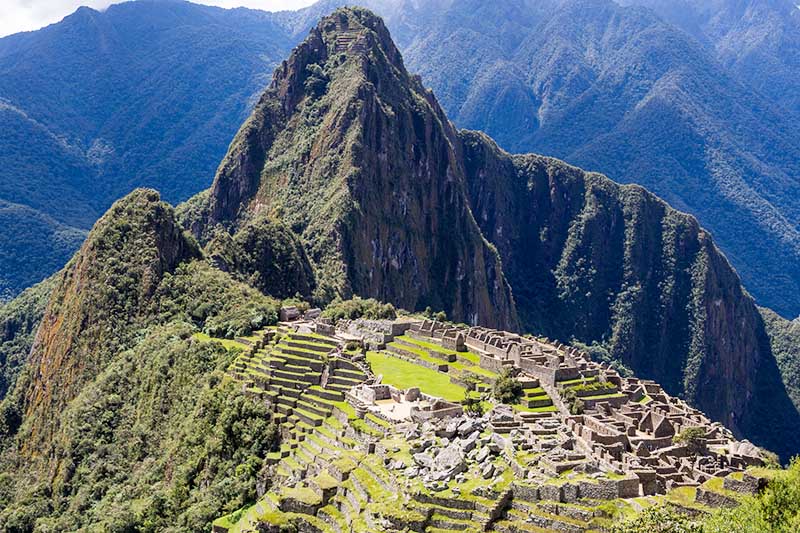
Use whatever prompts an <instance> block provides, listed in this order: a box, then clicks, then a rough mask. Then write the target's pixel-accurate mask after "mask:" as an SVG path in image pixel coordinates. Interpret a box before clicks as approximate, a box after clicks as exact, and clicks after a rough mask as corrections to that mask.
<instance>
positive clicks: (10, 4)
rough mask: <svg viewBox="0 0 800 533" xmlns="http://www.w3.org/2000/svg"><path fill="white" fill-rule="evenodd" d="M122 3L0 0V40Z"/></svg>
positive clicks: (250, 2) (223, 2) (250, 3)
mask: <svg viewBox="0 0 800 533" xmlns="http://www.w3.org/2000/svg"><path fill="white" fill-rule="evenodd" d="M194 1H195V3H198V4H206V5H210V6H220V7H226V8H233V7H250V8H253V9H264V10H267V11H280V10H282V9H299V8H301V7H305V6H308V5H311V4H313V3H314V1H315V0H194ZM116 3H119V0H0V37H2V36H4V35H10V34H12V33H17V32H20V31H30V30H37V29H39V28H42V27H44V26H47V25H48V24H52V23H54V22H58V21H59V20H61V19H62V18H64V17H66V16H67V15H69V14H70V13H72V12H73V11H75V10H76V9H78V7H80V6H89V7H91V8H94V9H98V10H100V9H105V8H106V7H108V6H109V5H110V4H116Z"/></svg>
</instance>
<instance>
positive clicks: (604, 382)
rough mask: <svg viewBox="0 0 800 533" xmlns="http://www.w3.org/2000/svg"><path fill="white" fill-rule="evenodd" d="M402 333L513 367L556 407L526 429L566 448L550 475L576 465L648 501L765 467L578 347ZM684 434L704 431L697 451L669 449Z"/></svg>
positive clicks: (556, 452)
mask: <svg viewBox="0 0 800 533" xmlns="http://www.w3.org/2000/svg"><path fill="white" fill-rule="evenodd" d="M407 334H409V335H412V336H416V337H420V338H428V339H431V340H434V341H439V342H442V344H444V342H445V340H447V342H449V343H452V342H454V341H455V342H456V343H458V344H451V345H454V346H456V345H459V346H460V343H461V342H462V341H463V346H464V347H465V348H466V349H469V350H470V351H472V352H474V353H477V354H478V355H479V356H480V365H481V367H484V368H487V369H491V370H495V371H499V370H501V369H504V368H513V369H515V370H516V371H517V372H520V375H521V376H525V377H527V378H528V379H532V380H534V381H535V382H536V384H537V385H538V386H541V387H542V388H543V389H544V390H545V391H547V392H548V394H549V395H550V397H551V398H553V399H554V402H555V404H556V405H557V406H558V407H559V409H558V412H557V413H554V414H553V418H555V419H558V424H557V426H555V425H554V424H553V423H552V421H548V418H549V417H541V418H540V419H539V420H538V421H536V422H534V423H533V424H530V425H528V429H527V433H528V435H527V437H528V438H529V440H531V441H536V440H537V439H536V435H537V434H539V435H541V434H546V433H548V432H549V431H548V428H549V430H552V429H553V427H557V430H556V433H557V435H558V436H559V439H560V441H562V442H563V444H562V445H561V446H559V447H556V449H552V450H549V453H548V455H547V456H546V457H545V458H544V459H543V460H542V461H540V463H541V465H542V467H543V468H542V470H543V471H544V472H545V473H547V474H557V473H559V472H562V471H566V470H574V469H575V468H578V467H580V468H589V469H599V470H601V471H606V472H609V473H612V474H615V475H621V476H635V478H636V479H638V481H639V489H638V491H637V492H639V493H641V494H643V495H648V494H659V493H664V492H666V491H668V490H670V489H672V488H676V487H680V486H698V485H700V484H701V483H702V482H704V481H706V480H708V479H709V478H711V477H715V476H716V477H724V476H726V475H728V474H730V473H732V472H735V471H741V470H744V469H745V468H746V467H748V466H755V465H760V464H762V460H761V458H760V451H759V449H758V448H757V447H755V446H753V445H752V444H750V443H749V442H747V441H743V442H739V441H737V440H736V439H735V438H734V436H733V434H732V433H731V431H730V430H728V429H727V428H725V427H724V426H723V425H722V424H719V423H716V422H712V421H711V420H709V419H708V418H707V417H706V416H705V415H704V414H703V413H702V412H700V411H699V410H697V409H694V408H692V407H691V406H689V405H688V404H687V403H686V402H684V401H683V400H681V399H678V398H675V397H672V396H670V395H668V394H667V393H666V392H665V391H664V390H663V389H662V388H661V386H660V385H658V384H657V383H655V382H653V381H649V380H642V379H637V378H623V377H621V376H620V375H619V373H618V372H616V371H615V370H613V369H611V368H610V367H608V366H604V365H602V364H600V363H597V362H595V361H592V360H591V359H590V358H589V356H588V355H587V354H586V353H584V352H582V351H580V350H578V349H577V348H575V347H571V346H567V345H564V344H561V343H559V342H557V341H550V340H548V339H546V338H535V337H527V336H521V335H518V334H514V333H509V332H505V331H498V330H492V329H487V328H482V327H470V328H458V327H454V326H452V325H449V324H443V323H438V322H436V321H433V320H423V321H419V322H416V323H414V324H412V325H411V326H410V329H409V331H408V333H407ZM456 339H457V340H456ZM570 391H571V392H570ZM570 396H572V397H573V398H577V399H579V400H580V403H581V405H582V409H581V410H582V412H581V414H571V412H570V409H569V406H568V405H567V404H566V403H565V398H568V397H570ZM687 428H701V429H702V430H703V431H704V436H703V438H702V449H701V450H699V452H698V451H697V450H689V449H688V448H687V446H686V445H685V444H676V443H674V441H673V439H674V437H675V436H676V435H679V434H680V433H681V432H682V431H684V430H685V429H687ZM548 445H549V444H548ZM558 448H560V449H558Z"/></svg>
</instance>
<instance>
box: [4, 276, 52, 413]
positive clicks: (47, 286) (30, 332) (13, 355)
mask: <svg viewBox="0 0 800 533" xmlns="http://www.w3.org/2000/svg"><path fill="white" fill-rule="evenodd" d="M52 290H53V278H51V279H47V280H45V281H43V282H41V283H39V284H38V285H35V286H33V287H31V288H30V289H27V290H26V291H24V292H23V293H22V294H20V295H19V296H17V297H16V298H15V299H14V300H12V301H11V302H8V303H7V304H5V305H2V306H0V401H2V399H3V398H4V397H5V395H6V392H7V391H8V390H9V389H10V388H11V387H12V386H13V385H14V382H15V381H16V378H17V374H18V373H19V372H20V370H21V369H22V366H23V365H24V364H25V361H27V360H28V353H30V351H31V346H32V345H33V338H34V335H35V334H36V328H37V327H38V326H39V322H40V321H41V319H42V315H43V314H44V308H45V306H46V305H47V300H48V299H49V298H50V293H51V292H52ZM0 424H2V420H1V419H0Z"/></svg>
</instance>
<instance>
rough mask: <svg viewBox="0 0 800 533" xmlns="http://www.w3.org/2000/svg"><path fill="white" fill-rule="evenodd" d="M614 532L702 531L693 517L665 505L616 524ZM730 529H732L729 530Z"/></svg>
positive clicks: (679, 532)
mask: <svg viewBox="0 0 800 533" xmlns="http://www.w3.org/2000/svg"><path fill="white" fill-rule="evenodd" d="M611 531H612V533H702V531H703V529H702V527H701V526H699V525H698V524H697V523H696V522H694V521H693V520H692V519H691V518H689V517H687V516H685V515H682V514H679V513H677V512H675V511H672V510H670V509H669V508H667V507H664V506H656V507H649V508H647V509H645V510H643V511H642V512H641V513H638V514H637V515H635V518H634V519H632V520H629V521H626V522H622V523H617V524H614V526H613V528H612V530H611ZM728 531H730V530H728Z"/></svg>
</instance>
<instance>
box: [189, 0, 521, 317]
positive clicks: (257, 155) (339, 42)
mask: <svg viewBox="0 0 800 533" xmlns="http://www.w3.org/2000/svg"><path fill="white" fill-rule="evenodd" d="M459 150H460V144H459V140H458V136H457V133H456V130H455V128H454V127H453V126H452V124H451V123H450V121H449V120H447V117H446V116H445V115H444V112H443V111H442V109H441V107H440V106H439V104H438V102H437V101H436V99H435V98H434V97H433V95H432V93H430V92H429V91H427V90H426V89H425V88H424V87H423V86H422V84H421V82H420V80H419V78H417V77H412V76H410V75H409V74H408V72H407V71H406V69H405V67H404V66H403V60H402V58H401V56H400V52H399V51H398V50H397V47H396V46H395V45H394V43H393V42H392V39H391V37H390V35H389V32H388V30H387V29H386V27H385V26H384V24H383V22H382V21H381V19H380V18H378V17H377V16H375V15H373V14H372V13H371V12H369V11H367V10H365V9H360V8H345V9H339V10H337V11H335V12H334V13H333V14H332V15H330V16H328V17H325V18H323V19H322V21H321V22H320V23H319V24H318V25H317V26H316V27H315V28H314V29H312V30H311V32H310V33H309V35H308V37H307V38H306V40H305V41H304V42H303V43H302V44H301V45H300V46H298V47H297V48H295V49H294V51H293V52H292V54H291V56H290V57H289V59H288V60H287V61H285V62H283V63H282V64H281V65H280V66H279V67H278V68H277V69H276V71H275V74H274V77H273V81H272V83H271V84H270V86H269V87H268V88H267V90H266V91H265V92H264V94H263V95H262V97H261V99H260V100H259V102H258V104H257V105H256V107H255V109H254V110H253V113H252V115H251V116H250V117H249V118H248V120H247V121H246V122H245V124H244V125H243V126H242V128H241V129H240V130H239V133H238V134H237V136H236V138H235V139H234V142H233V143H232V144H231V147H230V150H229V152H228V154H227V156H226V157H225V159H224V160H223V162H222V164H221V165H220V168H219V170H218V172H217V176H216V178H215V180H214V184H213V186H212V189H211V194H210V199H209V204H208V210H207V211H206V213H207V214H206V215H205V216H206V217H207V218H208V222H210V224H205V225H203V224H201V225H200V226H201V227H202V226H205V231H208V230H209V229H211V228H214V227H215V226H216V225H218V224H220V225H222V226H223V227H226V228H228V229H229V230H230V231H232V232H238V231H242V230H243V228H245V227H246V226H247V224H248V223H249V222H250V221H252V220H253V219H255V218H258V217H262V216H266V217H268V218H274V219H278V220H280V222H282V223H283V224H284V225H286V226H287V227H289V228H291V229H292V231H294V232H295V233H296V234H298V235H299V236H300V237H301V240H302V241H303V242H304V245H305V247H306V250H307V252H308V256H309V259H310V260H311V261H312V263H313V265H314V270H315V275H316V278H317V279H316V281H317V283H316V287H317V288H316V296H317V297H318V298H319V299H320V300H328V299H330V298H333V297H336V296H343V297H348V296H350V295H352V294H359V295H370V296H373V297H376V298H379V299H382V300H385V301H392V302H395V303H396V304H397V305H399V306H400V307H404V308H407V309H419V310H421V309H424V308H425V307H427V306H430V307H432V308H435V309H443V310H445V311H446V312H447V313H448V315H449V316H452V317H453V318H456V319H458V320H462V321H465V322H471V323H478V322H480V323H484V324H488V325H495V326H503V327H508V328H511V329H514V328H516V327H518V322H517V318H516V310H515V306H514V301H513V297H512V295H511V292H510V290H509V288H508V285H507V283H506V282H505V280H504V278H503V274H502V267H501V265H500V261H499V257H498V255H497V253H496V251H494V250H493V249H492V248H491V246H489V244H488V243H487V242H486V241H485V239H483V238H482V236H481V233H480V230H479V228H478V225H477V223H476V222H475V220H474V219H473V217H472V214H471V212H470V209H469V205H468V203H469V202H468V199H467V197H466V189H465V183H466V180H465V179H464V166H463V162H462V159H461V157H460V155H459ZM208 236H209V235H208V234H207V233H206V234H205V235H201V237H205V238H208ZM432 273H436V275H435V276H433V275H432Z"/></svg>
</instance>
